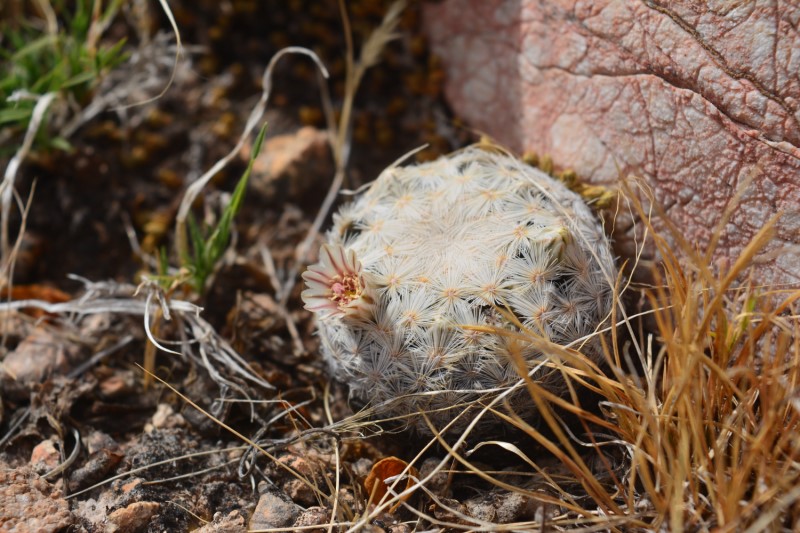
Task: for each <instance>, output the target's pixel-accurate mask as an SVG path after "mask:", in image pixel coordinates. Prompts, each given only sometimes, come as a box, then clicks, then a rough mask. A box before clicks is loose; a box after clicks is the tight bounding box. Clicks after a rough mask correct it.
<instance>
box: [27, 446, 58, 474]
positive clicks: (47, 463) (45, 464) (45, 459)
mask: <svg viewBox="0 0 800 533" xmlns="http://www.w3.org/2000/svg"><path fill="white" fill-rule="evenodd" d="M57 442H58V439H57V438H56V437H50V438H49V439H47V440H43V441H42V442H40V443H39V444H37V445H36V447H35V448H34V449H33V452H31V461H30V463H31V468H32V469H33V471H34V472H36V473H37V474H39V475H40V476H41V475H44V474H46V473H48V472H50V471H51V470H53V469H54V468H55V467H57V466H58V463H59V462H60V461H61V453H60V452H59V451H58V448H56V443H57Z"/></svg>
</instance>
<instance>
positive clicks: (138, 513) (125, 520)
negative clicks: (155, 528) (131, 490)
mask: <svg viewBox="0 0 800 533" xmlns="http://www.w3.org/2000/svg"><path fill="white" fill-rule="evenodd" d="M159 509H161V504H160V503H156V502H136V503H132V504H130V505H128V506H127V507H123V508H122V509H117V510H116V511H114V512H112V513H111V514H109V515H108V521H107V523H106V529H105V532H106V533H135V532H136V531H143V530H144V529H146V528H147V524H148V523H149V522H150V520H151V519H152V518H153V517H154V516H155V514H156V513H157V512H158V511H159Z"/></svg>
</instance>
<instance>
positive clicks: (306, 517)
mask: <svg viewBox="0 0 800 533" xmlns="http://www.w3.org/2000/svg"><path fill="white" fill-rule="evenodd" d="M330 520H331V512H330V510H328V509H325V508H324V507H318V506H315V507H309V508H308V509H306V510H305V511H303V512H302V513H301V514H300V516H299V517H298V518H297V520H295V522H294V524H292V527H295V528H301V527H311V526H327V524H328V523H329V522H330ZM326 530H327V528H319V529H305V530H304V531H308V532H312V533H317V532H322V531H326Z"/></svg>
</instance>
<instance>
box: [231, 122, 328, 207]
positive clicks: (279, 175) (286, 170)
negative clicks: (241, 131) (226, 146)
mask: <svg viewBox="0 0 800 533" xmlns="http://www.w3.org/2000/svg"><path fill="white" fill-rule="evenodd" d="M243 156H244V157H248V158H249V154H248V153H244V154H243ZM332 169H333V165H332V159H331V156H330V147H329V144H328V134H327V133H326V132H324V131H321V130H318V129H316V128H312V127H310V126H305V127H303V128H300V129H299V130H297V131H296V132H294V133H290V134H285V135H276V136H274V137H271V138H268V139H266V140H265V141H264V146H263V148H262V150H261V153H260V154H259V156H258V157H257V158H256V161H255V164H254V165H253V178H254V179H253V185H254V186H255V187H256V188H257V189H258V190H260V191H261V192H262V193H263V194H264V195H265V196H267V197H268V198H269V199H273V200H276V201H280V202H284V201H286V200H289V201H294V202H297V201H300V200H302V201H308V200H311V199H313V198H308V196H310V194H309V193H310V192H313V191H315V190H317V191H319V190H322V191H324V189H325V187H326V186H324V187H322V188H320V183H322V182H323V180H330V176H331V172H332Z"/></svg>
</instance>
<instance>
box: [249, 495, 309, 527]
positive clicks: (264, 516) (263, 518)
mask: <svg viewBox="0 0 800 533" xmlns="http://www.w3.org/2000/svg"><path fill="white" fill-rule="evenodd" d="M300 511H301V508H300V506H299V505H296V504H295V503H294V502H292V501H291V500H290V499H289V497H288V496H286V495H285V494H281V493H279V492H277V491H270V492H265V493H264V494H262V495H261V497H260V498H259V499H258V504H257V505H256V510H255V511H253V516H251V517H250V523H249V525H248V527H249V528H250V529H269V528H273V527H288V526H290V525H292V524H293V523H294V521H295V520H297V517H298V516H299V515H300Z"/></svg>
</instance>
